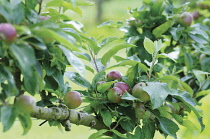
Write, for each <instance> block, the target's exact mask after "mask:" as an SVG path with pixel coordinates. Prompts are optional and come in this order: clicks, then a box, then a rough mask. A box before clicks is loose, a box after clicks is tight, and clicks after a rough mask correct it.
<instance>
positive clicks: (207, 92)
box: [196, 89, 210, 98]
mask: <svg viewBox="0 0 210 139" xmlns="http://www.w3.org/2000/svg"><path fill="white" fill-rule="evenodd" d="M208 94H210V89H208V90H202V91H200V92H198V93H196V98H198V97H200V96H204V95H208Z"/></svg>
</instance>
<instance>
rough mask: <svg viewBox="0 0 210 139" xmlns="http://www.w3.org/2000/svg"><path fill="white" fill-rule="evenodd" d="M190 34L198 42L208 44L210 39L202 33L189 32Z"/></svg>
mask: <svg viewBox="0 0 210 139" xmlns="http://www.w3.org/2000/svg"><path fill="white" fill-rule="evenodd" d="M189 36H190V37H191V38H192V39H193V40H194V41H195V42H197V43H200V44H207V43H208V42H209V41H208V39H206V38H205V37H204V36H202V35H200V34H189Z"/></svg>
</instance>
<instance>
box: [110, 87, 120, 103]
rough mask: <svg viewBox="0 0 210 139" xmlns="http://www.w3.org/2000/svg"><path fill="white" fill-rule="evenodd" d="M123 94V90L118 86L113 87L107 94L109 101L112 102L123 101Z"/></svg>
mask: <svg viewBox="0 0 210 139" xmlns="http://www.w3.org/2000/svg"><path fill="white" fill-rule="evenodd" d="M122 95H123V94H122V90H121V89H120V88H118V87H113V88H112V89H110V90H109V92H108V94H107V96H108V99H109V101H111V102H112V103H119V102H120V101H121V97H122Z"/></svg>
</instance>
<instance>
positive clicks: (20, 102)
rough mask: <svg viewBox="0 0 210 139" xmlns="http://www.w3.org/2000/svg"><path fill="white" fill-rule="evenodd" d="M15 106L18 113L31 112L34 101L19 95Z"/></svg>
mask: <svg viewBox="0 0 210 139" xmlns="http://www.w3.org/2000/svg"><path fill="white" fill-rule="evenodd" d="M15 104H16V106H17V108H18V109H19V110H20V111H23V112H32V111H33V110H34V108H35V106H36V101H35V99H34V98H33V97H31V96H27V95H20V96H19V97H17V99H16V103H15Z"/></svg>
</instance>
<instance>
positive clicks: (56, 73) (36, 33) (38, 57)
mask: <svg viewBox="0 0 210 139" xmlns="http://www.w3.org/2000/svg"><path fill="white" fill-rule="evenodd" d="M93 4H94V3H93V2H91V1H86V0H46V1H44V0H32V1H31V0H1V1H0V122H1V123H2V125H3V131H4V132H5V131H7V130H9V129H11V128H12V125H13V124H14V121H15V120H16V119H18V121H20V123H21V125H22V127H23V134H27V133H28V131H29V130H30V128H31V126H32V121H31V118H32V117H33V118H37V119H42V120H44V122H43V123H42V124H44V123H45V122H48V123H49V125H51V126H63V127H64V128H65V130H66V131H70V130H71V129H70V128H71V124H77V125H80V126H87V127H90V128H92V129H95V131H96V132H95V133H93V134H92V135H90V137H89V139H96V138H101V137H106V138H113V139H121V138H129V139H152V138H155V132H160V133H161V134H162V135H163V136H164V137H167V136H171V137H173V138H177V132H178V130H179V127H180V126H186V127H187V126H189V123H190V125H193V123H192V122H191V121H190V119H189V118H188V115H189V113H194V114H195V116H196V118H197V121H198V123H199V124H200V131H201V132H202V131H203V130H204V129H205V123H203V115H202V110H200V109H198V108H197V106H198V105H201V104H200V103H199V101H200V100H201V99H202V98H203V97H205V96H206V95H208V93H210V91H209V88H210V77H209V74H210V70H209V66H210V64H209V61H210V45H209V44H210V41H209V35H210V28H209V25H210V21H209V17H208V16H209V14H205V13H207V12H209V10H210V9H209V6H210V2H209V1H198V2H196V3H193V2H192V3H189V2H187V3H185V4H183V5H181V6H175V5H174V4H173V0H143V3H142V5H141V6H140V7H138V8H136V9H128V12H129V14H130V15H131V18H130V19H128V20H127V21H126V22H124V21H118V22H114V21H107V22H104V23H102V24H101V27H103V26H109V27H115V28H118V29H120V30H122V31H124V32H125V35H124V36H122V37H121V38H119V37H116V36H109V37H106V38H103V39H97V38H93V37H91V36H89V35H88V33H87V32H85V30H84V26H83V25H82V23H80V22H78V21H75V20H74V19H72V17H70V16H68V15H69V14H68V12H75V13H77V14H78V16H79V15H82V12H81V9H80V6H85V5H86V6H90V5H93ZM113 44H114V45H113ZM104 50H106V51H105V52H104ZM120 50H125V51H126V55H124V56H122V55H118V54H117V53H118V52H119V51H120ZM113 61H115V63H114V64H112V63H113ZM70 67H72V68H70ZM119 67H125V69H126V72H124V71H123V72H122V71H120V70H116V68H118V69H119ZM73 69H74V70H73ZM87 73H91V74H92V75H94V76H93V77H92V78H91V79H86V78H85V76H84V75H85V74H87ZM69 80H71V82H73V83H75V84H77V85H80V86H81V87H83V88H84V89H83V90H82V89H77V88H73V87H72V86H71V84H70V83H69ZM35 98H36V99H35ZM78 109H80V110H81V111H78ZM72 132H73V131H72Z"/></svg>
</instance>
